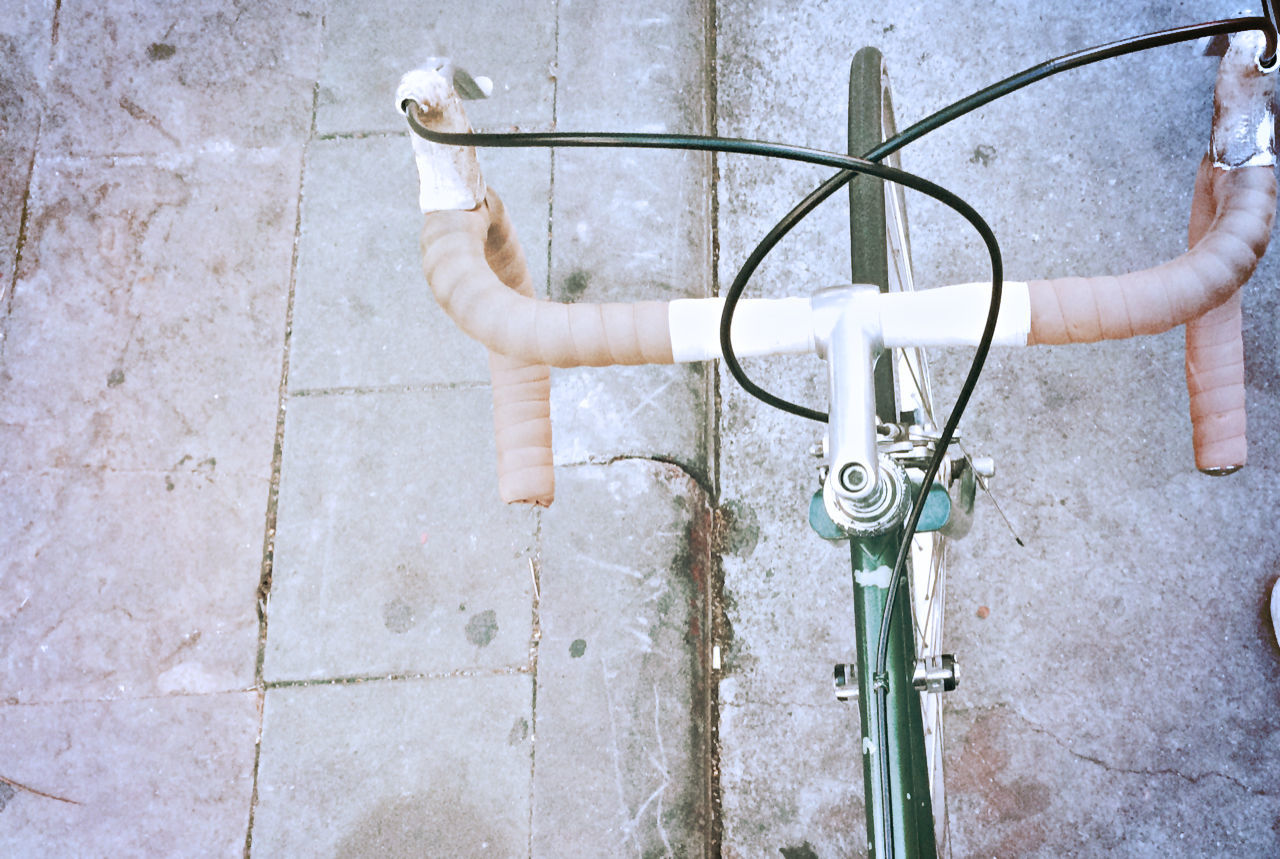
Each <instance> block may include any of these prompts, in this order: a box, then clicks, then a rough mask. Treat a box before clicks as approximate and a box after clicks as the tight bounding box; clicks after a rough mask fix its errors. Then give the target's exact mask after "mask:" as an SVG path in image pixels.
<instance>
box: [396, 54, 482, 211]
mask: <svg viewBox="0 0 1280 859" xmlns="http://www.w3.org/2000/svg"><path fill="white" fill-rule="evenodd" d="M454 78H455V70H454V68H453V64H452V63H450V62H449V60H447V59H438V58H432V59H429V60H427V62H426V63H425V64H423V65H422V66H420V67H419V68H416V69H413V70H412V71H410V72H407V73H405V75H404V76H403V77H401V78H400V84H399V85H398V86H397V87H396V110H397V111H399V112H400V113H403V114H409V113H410V112H411V111H412V112H413V118H414V120H415V121H417V122H418V124H420V125H422V126H424V127H426V128H430V129H431V130H432V131H440V132H448V133H466V132H469V131H471V124H470V123H469V122H468V121H467V114H466V111H465V110H463V107H462V96H460V95H459V94H458V91H457V89H456V87H455V86H454ZM410 138H411V140H412V142H413V156H414V160H415V161H416V162H417V165H418V184H419V191H418V206H419V208H420V209H421V210H422V212H423V213H424V214H425V213H427V212H444V211H452V210H462V211H466V210H470V209H474V208H476V207H477V206H479V205H480V203H481V202H483V201H484V196H485V182H484V176H483V175H482V174H481V173H480V162H479V161H477V160H476V151H475V148H474V147H471V146H445V145H443V144H440V143H432V142H431V141H429V140H425V139H423V138H421V137H419V136H418V135H416V134H411V135H410Z"/></svg>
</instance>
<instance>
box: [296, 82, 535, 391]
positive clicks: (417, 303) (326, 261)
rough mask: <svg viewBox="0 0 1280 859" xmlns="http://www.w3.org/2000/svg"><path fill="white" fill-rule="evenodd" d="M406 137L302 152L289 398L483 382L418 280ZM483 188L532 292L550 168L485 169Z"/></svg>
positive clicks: (475, 348)
mask: <svg viewBox="0 0 1280 859" xmlns="http://www.w3.org/2000/svg"><path fill="white" fill-rule="evenodd" d="M380 104H381V102H380ZM389 104H390V101H389V100H387V101H386V104H383V105H382V106H383V107H386V106H387V105H389ZM393 115H394V114H393ZM408 135H409V132H407V131H403V132H402V133H390V132H388V133H387V134H386V135H383V136H377V137H369V138H357V139H322V140H317V141H314V142H313V143H312V144H311V146H310V147H309V149H308V152H307V169H306V175H305V177H304V180H303V181H304V187H305V197H304V201H303V205H302V225H301V232H300V237H299V249H298V273H297V279H298V280H297V290H296V297H295V304H294V316H293V321H294V337H293V340H292V343H291V351H290V363H289V385H290V388H291V389H292V390H294V391H298V390H314V389H330V388H369V387H377V386H380V385H393V386H404V385H409V386H422V385H432V384H442V383H453V382H485V381H487V380H488V378H489V365H488V361H487V358H486V357H485V350H484V348H483V347H482V346H480V344H478V343H476V342H475V341H473V340H471V339H470V338H469V337H467V336H466V335H465V334H463V333H462V332H461V331H460V330H459V329H458V327H457V326H456V325H454V324H453V322H452V321H451V320H450V319H449V317H448V316H447V315H446V314H445V312H444V311H443V310H441V309H440V307H439V305H437V304H436V302H435V299H434V298H433V297H432V295H431V289H430V287H429V286H428V284H427V281H426V278H425V277H424V276H423V274H422V267H421V254H420V251H419V248H418V233H419V231H420V230H421V228H422V214H421V212H419V210H418V205H417V197H418V195H417V187H418V174H417V170H416V168H415V167H414V165H413V148H412V145H411V144H410V141H409V136H408ZM486 178H487V180H488V181H489V182H490V184H492V185H493V187H495V188H499V189H501V193H503V199H504V200H505V201H506V204H507V206H508V207H509V208H510V209H511V210H512V216H513V219H514V220H515V223H516V229H517V232H518V235H519V237H520V240H521V242H522V247H523V248H524V250H525V254H526V256H527V257H528V259H529V271H530V275H531V276H532V277H533V278H534V283H536V284H538V285H539V286H540V287H541V285H542V284H545V283H546V271H547V262H546V261H547V195H548V193H549V190H548V189H549V185H550V181H551V167H550V156H549V155H548V154H547V153H546V152H539V151H523V150H518V151H516V152H515V153H513V154H504V156H503V157H502V158H501V159H500V160H497V161H496V162H495V164H494V166H493V168H492V169H488V165H487V164H486ZM507 189H509V190H507Z"/></svg>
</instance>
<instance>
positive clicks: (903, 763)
mask: <svg viewBox="0 0 1280 859" xmlns="http://www.w3.org/2000/svg"><path fill="white" fill-rule="evenodd" d="M900 536H901V535H900V534H899V533H898V532H897V531H895V532H893V533H890V534H884V535H880V536H877V537H869V538H864V539H851V540H850V541H849V551H850V555H851V560H852V566H853V605H854V621H855V624H856V629H857V647H858V656H857V659H858V701H859V710H860V712H861V715H860V719H861V723H862V749H861V752H862V776H863V785H864V797H865V802H866V810H867V843H868V855H869V856H873V857H880V856H886V855H890V854H889V852H888V851H887V850H886V849H885V848H886V845H887V844H888V839H889V838H890V837H892V839H893V852H892V855H893V856H895V857H900V859H905V858H906V857H911V859H916V857H929V859H933V857H935V856H937V847H936V846H935V843H934V835H933V813H932V808H931V806H930V800H929V772H928V766H927V764H926V762H925V750H924V722H923V719H922V717H921V715H920V694H919V692H917V691H916V689H915V688H914V687H913V686H912V683H911V677H912V672H913V670H914V668H915V662H916V653H915V636H914V633H913V632H912V623H911V600H910V598H909V597H908V596H907V594H908V589H907V587H906V582H903V583H902V585H901V586H900V587H899V590H898V597H897V599H895V600H894V607H893V620H892V622H891V623H890V625H889V653H888V656H889V659H888V664H887V666H886V675H887V682H888V689H889V694H888V697H887V710H888V712H887V713H886V717H887V724H888V726H889V748H888V749H887V752H888V756H887V765H888V768H889V806H890V808H889V811H890V812H891V814H889V815H886V809H885V806H884V800H883V798H882V797H881V793H880V779H879V774H878V772H877V769H876V767H877V765H878V763H879V760H878V759H879V758H880V757H881V756H882V755H884V753H885V751H886V750H883V749H880V748H879V740H878V739H877V738H876V730H875V713H876V708H878V707H879V706H880V705H879V699H878V698H877V697H876V693H875V679H874V677H873V674H874V672H875V659H876V648H877V647H878V646H879V641H880V626H881V622H882V618H883V617H884V606H885V596H886V594H887V593H888V590H887V589H888V586H889V577H890V576H891V575H892V571H893V564H894V560H895V559H896V558H897V555H898V549H899V546H900ZM904 575H905V574H904ZM890 821H892V823H891V824H890Z"/></svg>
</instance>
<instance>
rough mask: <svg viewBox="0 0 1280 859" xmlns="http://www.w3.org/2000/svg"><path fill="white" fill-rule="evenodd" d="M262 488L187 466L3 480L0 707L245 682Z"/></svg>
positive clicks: (252, 649) (253, 622)
mask: <svg viewBox="0 0 1280 859" xmlns="http://www.w3.org/2000/svg"><path fill="white" fill-rule="evenodd" d="M266 492H267V486H266V482H265V481H264V480H257V479H253V478H246V477H242V476H237V475H234V474H220V473H217V472H216V471H214V470H213V469H211V468H210V467H208V466H204V467H198V466H195V465H191V466H188V467H180V468H175V469H174V470H172V471H166V472H159V471H156V472H130V473H118V472H113V471H107V470H98V469H92V470H91V469H76V470H70V471H62V470H59V471H47V472H22V471H15V472H8V473H3V474H0V509H3V510H4V516H3V522H4V524H3V526H0V545H3V546H4V547H5V551H4V560H3V562H0V570H3V575H2V576H0V644H2V645H3V652H4V659H3V660H2V661H0V701H6V702H10V703H30V702H39V701H64V700H84V699H94V698H132V697H138V696H146V695H159V694H168V693H177V692H184V693H199V694H206V693H212V692H222V691H227V690H232V689H244V688H247V687H249V686H251V685H252V684H253V681H254V661H255V655H256V651H257V637H258V621H257V616H256V613H255V609H254V592H255V591H256V589H257V584H258V578H259V575H260V569H261V564H262V536H261V532H262V516H263V510H264V508H265V505H266Z"/></svg>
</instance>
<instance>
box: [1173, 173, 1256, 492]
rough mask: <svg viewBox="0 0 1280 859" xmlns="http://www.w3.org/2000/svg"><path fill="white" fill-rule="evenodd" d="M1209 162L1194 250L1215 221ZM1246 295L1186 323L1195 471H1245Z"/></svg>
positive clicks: (1192, 231)
mask: <svg viewBox="0 0 1280 859" xmlns="http://www.w3.org/2000/svg"><path fill="white" fill-rule="evenodd" d="M1209 162H1210V158H1206V159H1205V160H1204V161H1202V162H1201V163H1200V170H1199V171H1198V172H1197V173H1196V191H1195V195H1194V197H1193V198H1192V206H1191V221H1190V223H1189V224H1188V225H1187V247H1189V248H1193V247H1195V246H1196V243H1197V242H1199V241H1200V239H1202V238H1203V237H1204V234H1205V233H1206V232H1208V230H1209V227H1210V225H1211V224H1212V222H1213V215H1214V212H1213V207H1212V201H1213V193H1212V187H1211V185H1212V182H1213V174H1214V170H1213V168H1212V167H1211V166H1210V164H1209ZM1240 309H1241V292H1240V290H1236V291H1235V293H1233V294H1232V296H1231V298H1228V299H1227V300H1226V301H1225V302H1223V303H1222V304H1220V305H1218V306H1217V307H1215V308H1213V309H1212V310H1210V311H1209V312H1208V313H1205V314H1204V315H1203V316H1198V317H1196V318H1195V319H1192V320H1191V321H1190V322H1188V323H1187V324H1186V327H1185V329H1184V331H1185V335H1186V351H1185V354H1186V376H1187V392H1188V393H1189V394H1190V401H1191V440H1192V446H1193V447H1194V449H1195V459H1196V468H1198V469H1200V470H1201V471H1203V472H1205V473H1206V474H1212V475H1223V474H1231V473H1233V472H1236V471H1239V470H1240V469H1241V468H1243V467H1244V465H1245V462H1246V460H1247V454H1248V445H1247V443H1246V433H1245V410H1244V343H1243V341H1242V339H1241V336H1240V323H1241V314H1240Z"/></svg>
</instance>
